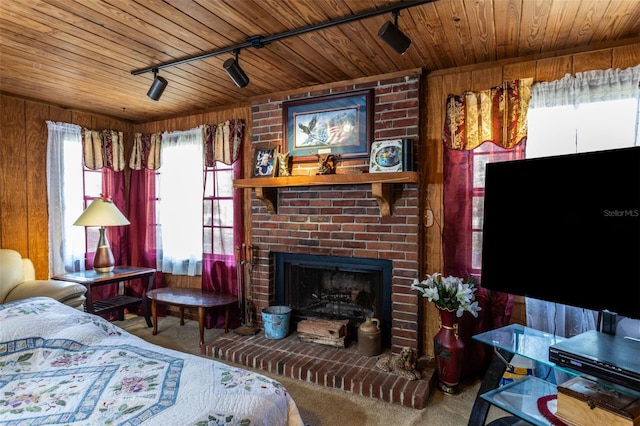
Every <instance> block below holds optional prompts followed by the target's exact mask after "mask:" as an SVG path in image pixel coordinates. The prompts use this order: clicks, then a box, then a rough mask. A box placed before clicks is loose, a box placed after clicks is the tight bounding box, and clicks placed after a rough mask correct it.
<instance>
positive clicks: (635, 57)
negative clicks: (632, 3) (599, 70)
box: [611, 8, 640, 69]
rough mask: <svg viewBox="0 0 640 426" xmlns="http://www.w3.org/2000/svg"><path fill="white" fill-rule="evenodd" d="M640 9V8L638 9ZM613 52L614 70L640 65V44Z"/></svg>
mask: <svg viewBox="0 0 640 426" xmlns="http://www.w3.org/2000/svg"><path fill="white" fill-rule="evenodd" d="M638 9H640V8H638ZM612 50H613V59H612V65H611V66H612V68H620V69H625V68H629V67H635V66H636V65H638V64H640V43H637V44H632V45H630V46H624V47H616V48H614V49H612Z"/></svg>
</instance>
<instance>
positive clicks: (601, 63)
mask: <svg viewBox="0 0 640 426" xmlns="http://www.w3.org/2000/svg"><path fill="white" fill-rule="evenodd" d="M612 63H613V52H612V51H611V50H598V51H596V52H586V53H578V54H576V55H574V56H573V73H574V74H575V73H577V72H585V71H591V70H606V69H609V68H611V64H612Z"/></svg>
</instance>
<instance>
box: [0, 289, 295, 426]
mask: <svg viewBox="0 0 640 426" xmlns="http://www.w3.org/2000/svg"><path fill="white" fill-rule="evenodd" d="M0 424H1V425H44V424H47V425H48V424H64V425H83V426H84V425H114V426H115V425H142V424H144V425H167V426H171V425H198V426H201V425H222V424H224V425H302V424H303V422H302V420H301V418H300V415H299V413H298V408H297V407H296V405H295V403H294V402H293V400H292V399H291V397H290V395H289V393H288V392H287V390H286V389H285V388H284V387H282V385H281V384H280V383H278V382H276V381H274V380H272V379H270V378H268V377H266V376H263V375H260V374H256V373H253V372H250V371H247V370H244V369H241V368H236V367H232V366H229V365H226V364H224V363H221V362H219V361H215V360H213V359H206V358H203V357H198V356H195V355H190V354H185V353H182V352H177V351H174V350H170V349H166V348H162V347H160V346H157V345H153V344H151V343H148V342H146V341H144V340H142V339H140V338H138V337H136V336H133V335H131V334H129V333H127V332H126V331H124V330H122V329H121V328H119V327H117V326H115V325H114V324H112V323H110V322H108V321H105V320H104V319H102V318H101V317H98V316H95V315H90V314H86V313H83V312H80V311H78V310H77V309H73V308H71V307H69V306H66V305H63V304H61V303H59V302H57V301H55V300H53V299H50V298H44V297H40V298H32V299H27V300H22V301H16V302H12V303H8V304H5V305H0Z"/></svg>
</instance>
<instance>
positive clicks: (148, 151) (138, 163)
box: [129, 119, 244, 170]
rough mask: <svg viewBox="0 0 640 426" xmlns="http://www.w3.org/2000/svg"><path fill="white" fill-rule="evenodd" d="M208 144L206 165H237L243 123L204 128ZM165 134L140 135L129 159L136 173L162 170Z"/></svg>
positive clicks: (212, 125) (138, 134) (205, 144)
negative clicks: (138, 171) (161, 152)
mask: <svg viewBox="0 0 640 426" xmlns="http://www.w3.org/2000/svg"><path fill="white" fill-rule="evenodd" d="M201 129H202V132H203V140H204V144H203V145H204V148H203V150H204V152H203V156H204V161H205V165H206V166H207V167H212V166H214V165H215V163H216V162H217V161H220V162H222V163H224V164H227V165H231V164H233V163H234V162H235V161H236V160H237V159H238V157H239V156H240V145H241V142H242V136H243V135H244V121H243V120H239V119H238V120H228V121H225V122H223V123H218V124H205V125H203V126H201ZM161 145H162V134H161V133H136V134H135V136H134V141H133V149H132V151H131V157H130V158H129V167H130V168H131V169H132V170H141V169H145V168H146V169H149V170H158V169H159V168H160V166H161V157H160V147H161Z"/></svg>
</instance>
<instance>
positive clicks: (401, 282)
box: [205, 75, 431, 408]
mask: <svg viewBox="0 0 640 426" xmlns="http://www.w3.org/2000/svg"><path fill="white" fill-rule="evenodd" d="M419 77H420V76H419V75H412V76H405V77H395V78H390V79H388V80H381V81H372V82H370V83H366V84H364V83H363V84H358V85H352V86H349V87H343V88H340V89H339V90H338V89H335V88H334V89H332V90H331V91H328V92H327V91H322V92H311V93H305V94H304V95H300V96H297V97H296V96H288V97H285V98H282V99H269V100H267V101H264V102H263V103H258V104H254V105H253V107H252V109H253V114H252V143H253V146H263V145H276V144H278V145H281V144H282V140H283V133H282V127H283V126H282V102H283V101H287V100H293V99H300V98H301V97H306V96H320V95H325V94H329V93H338V92H340V91H342V92H345V91H355V90H362V89H374V92H375V102H374V103H375V111H374V114H373V116H374V123H373V140H374V141H377V140H387V139H404V138H409V139H412V140H413V141H414V145H415V148H414V150H416V151H417V152H419V149H418V147H419V138H418V129H419ZM285 145H286V144H285ZM283 151H286V149H283ZM367 165H368V158H360V159H349V160H348V161H341V162H339V163H338V169H337V174H348V173H360V172H366V171H368V166H367ZM316 170H317V165H316V163H313V162H312V163H302V164H296V163H295V162H294V165H293V170H292V174H293V175H315V173H316ZM391 188H392V191H393V194H392V195H393V197H392V199H393V200H394V202H393V205H392V206H391V207H392V209H391V210H392V211H391V214H390V215H383V214H381V207H380V205H379V204H378V202H377V199H376V196H375V194H374V193H373V192H372V185H371V184H366V183H365V184H361V183H349V180H348V179H347V180H345V182H344V183H340V184H335V185H333V184H331V185H317V186H308V187H305V186H297V187H286V186H283V187H280V188H276V189H275V190H276V191H278V201H277V204H278V205H277V212H276V213H273V212H272V213H269V210H268V208H267V206H266V205H265V204H264V203H263V201H262V200H261V199H259V198H258V197H257V196H256V194H255V192H254V191H253V190H251V229H250V231H249V232H250V241H251V245H252V246H253V247H254V249H255V252H254V261H255V265H254V267H253V273H252V289H253V291H252V297H253V305H254V319H255V320H256V323H257V324H256V325H257V326H258V327H262V318H261V315H260V314H261V311H262V309H263V308H266V307H268V306H272V305H276V304H278V300H277V299H276V287H275V286H276V279H275V278H276V273H277V271H276V253H290V254H304V255H312V256H329V257H341V258H360V259H373V260H376V259H384V260H387V261H390V263H391V270H390V278H389V279H390V291H388V292H387V293H386V294H385V295H384V297H385V298H388V299H389V300H387V302H388V306H389V309H390V312H389V314H388V317H387V318H385V321H386V322H387V324H385V327H387V329H388V333H389V337H388V345H387V346H388V349H387V350H388V351H391V352H394V353H398V352H400V350H401V349H402V348H403V347H405V346H408V347H412V348H415V349H417V350H418V351H420V348H421V342H420V330H419V324H420V323H421V322H420V320H419V314H420V313H419V303H418V296H417V294H416V292H414V291H411V290H410V285H411V282H412V281H413V279H414V278H417V277H418V270H419V249H420V247H419V244H420V237H419V230H420V229H419V228H420V208H419V205H420V200H419V192H418V183H396V184H393V185H392V186H391ZM294 331H295V330H294ZM287 339H288V338H287ZM287 339H285V341H278V340H275V341H274V340H271V341H268V340H266V339H264V338H263V337H262V336H261V334H258V335H257V336H255V337H250V338H246V337H245V338H240V340H239V338H238V336H235V337H234V336H230V335H229V336H224V337H221V338H218V339H216V341H215V342H212V344H210V345H208V346H207V347H206V348H205V352H206V353H207V354H209V355H212V356H216V357H219V358H223V359H233V360H235V361H236V362H240V363H244V364H245V365H250V366H254V367H256V368H265V369H275V370H276V371H278V372H279V373H280V372H284V373H286V374H288V375H290V376H291V377H294V378H300V379H302V380H308V381H312V382H315V383H319V384H323V385H326V386H332V387H337V388H341V389H344V390H350V391H352V392H353V391H354V390H353V388H354V386H356V385H351V389H346V385H345V382H344V380H346V378H345V377H347V376H349V377H351V376H354V377H353V380H354V381H353V383H357V387H358V389H359V391H358V393H360V394H362V395H365V394H366V395H367V396H374V397H379V398H382V399H385V400H388V401H391V402H400V403H402V404H404V405H407V406H412V407H415V408H422V407H423V404H424V403H425V402H426V398H427V397H428V393H429V388H430V385H429V381H430V377H431V376H430V375H429V377H428V378H427V379H426V381H422V380H421V381H418V382H420V383H415V382H414V383H412V384H407V383H404V382H402V381H397V380H396V379H395V378H394V377H389V380H386V379H385V377H387V376H388V375H389V374H390V373H380V372H375V371H371V370H372V366H373V365H374V364H375V359H373V358H372V359H369V360H368V361H366V362H365V361H363V360H361V359H360V358H358V354H357V352H356V353H354V349H353V348H351V350H348V349H343V351H346V352H344V353H343V354H342V355H340V353H337V354H336V353H335V348H334V349H333V350H328V349H327V350H321V349H317V348H316V349H314V348H305V349H301V348H299V347H298V346H297V343H295V342H294V343H292V342H291V341H290V340H287ZM225 342H226V343H225ZM251 342H253V343H251ZM313 345H315V344H313ZM265 347H272V348H273V352H272V353H270V354H268V355H267V354H265ZM298 351H302V352H298ZM338 351H340V350H339V349H338ZM303 352H304V353H308V354H311V353H313V355H312V356H313V358H312V359H307V358H306V357H304V359H302V358H301V356H302V355H303ZM278 353H281V356H282V358H278V356H279V355H278ZM322 354H325V358H324V360H322V361H321V360H317V359H316V358H317V357H319V356H320V355H322ZM258 357H268V359H269V361H265V360H259V359H258ZM327 357H328V358H331V360H329V359H327ZM345 357H346V358H345ZM347 358H348V359H351V360H355V359H356V358H357V359H358V361H347ZM261 359H262V358H261ZM265 359H266V358H265ZM338 359H343V361H341V363H342V362H346V363H347V364H351V363H352V362H356V363H358V362H362V363H364V364H366V366H365V367H366V370H363V372H355V371H352V372H350V373H348V374H347V376H342V375H340V377H339V378H332V379H331V380H329V379H328V378H327V377H329V376H331V377H334V376H333V375H334V373H333V371H334V370H335V369H336V368H338V369H339V368H341V365H336V364H335V362H334V361H335V360H338ZM303 361H304V362H303ZM300 363H307V364H308V365H305V367H304V368H307V367H308V366H314V367H313V372H311V370H304V373H303V368H302V367H301V365H302V364H300ZM266 364H268V365H266ZM298 364H300V366H298ZM292 365H294V366H295V368H294V370H292V368H293V367H292ZM352 365H353V364H352ZM317 366H324V367H322V368H320V367H318V368H319V369H320V370H321V371H317V368H316V367H317ZM280 370H282V371H280ZM325 370H326V371H325ZM270 371H271V370H270ZM380 374H381V375H382V376H380ZM429 374H430V373H429ZM312 376H313V377H312ZM359 376H362V377H363V378H364V377H368V378H369V379H368V380H373V377H376V379H375V382H376V383H378V382H379V383H378V384H376V385H375V386H377V387H376V391H375V392H374V391H373V388H372V387H370V386H369V385H367V386H368V387H367V389H368V390H366V391H365V388H364V386H365V382H361V381H359V379H358V377H359ZM320 377H322V379H320ZM343 379H344V380H343ZM349 380H350V381H351V378H349ZM383 382H384V383H385V384H383ZM387 382H388V383H387ZM374 393H375V394H376V395H374Z"/></svg>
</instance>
